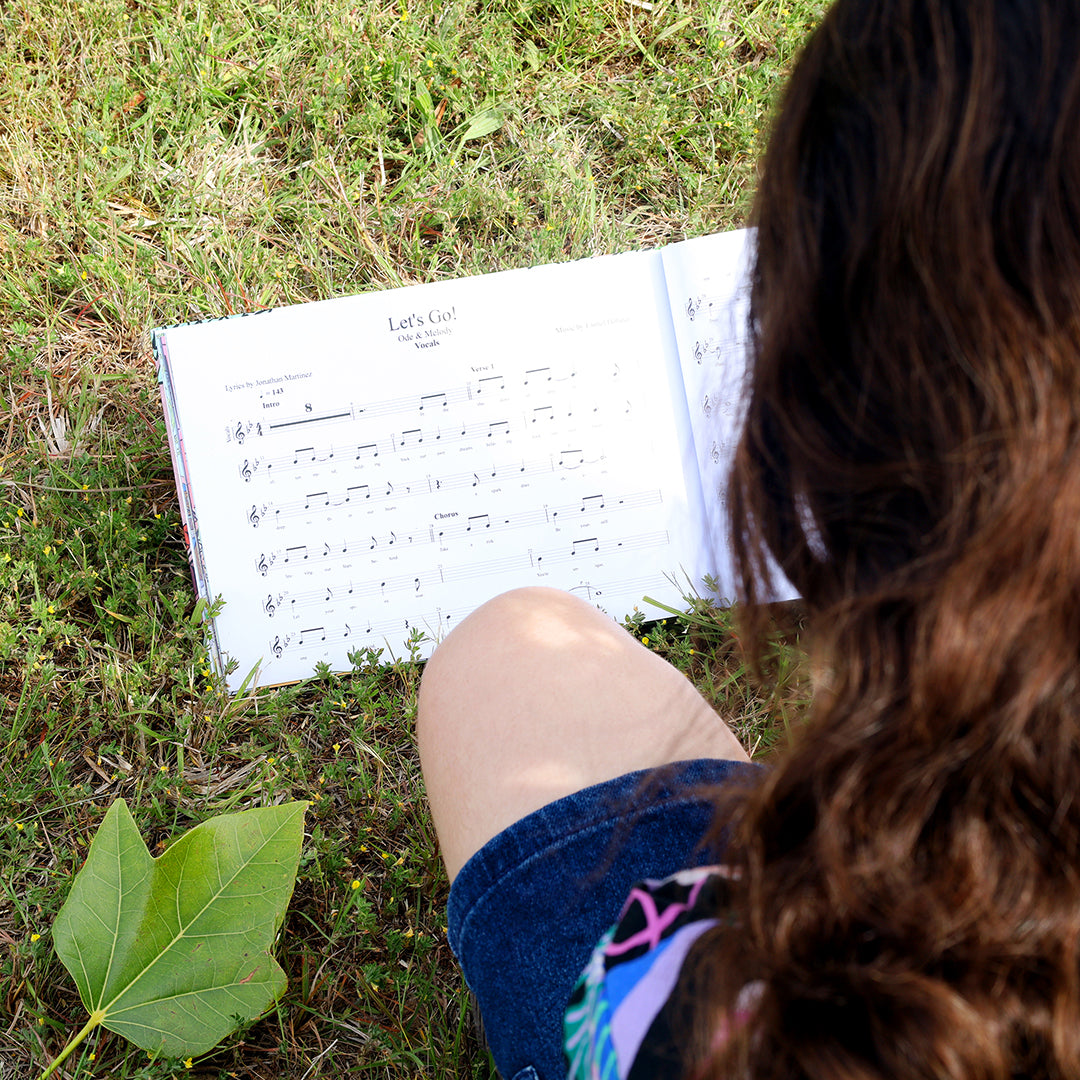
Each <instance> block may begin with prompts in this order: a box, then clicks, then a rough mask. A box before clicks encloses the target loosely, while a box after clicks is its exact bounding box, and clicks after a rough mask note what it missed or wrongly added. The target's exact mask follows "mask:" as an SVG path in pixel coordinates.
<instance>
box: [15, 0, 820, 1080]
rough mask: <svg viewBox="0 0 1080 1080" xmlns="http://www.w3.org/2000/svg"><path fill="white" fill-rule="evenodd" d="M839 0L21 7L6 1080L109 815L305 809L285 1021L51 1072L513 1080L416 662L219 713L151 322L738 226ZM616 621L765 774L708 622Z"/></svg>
mask: <svg viewBox="0 0 1080 1080" xmlns="http://www.w3.org/2000/svg"><path fill="white" fill-rule="evenodd" d="M821 6H822V4H821V3H819V2H818V0H729V2H728V3H725V4H717V5H704V4H700V3H693V2H690V0H394V2H390V0H385V2H378V0H348V2H345V0H292V2H290V3H283V2H280V0H229V2H228V3H226V2H224V0H199V2H198V3H194V2H192V0H171V2H170V3H168V4H164V3H160V2H158V0H80V2H79V3H78V4H76V3H73V2H64V0H5V2H3V3H0V1077H3V1078H4V1080H8V1078H12V1077H19V1078H23V1077H31V1076H34V1075H37V1074H38V1073H39V1072H40V1071H41V1070H42V1069H44V1068H45V1066H46V1065H47V1064H48V1063H49V1062H50V1061H51V1060H52V1058H53V1057H54V1056H55V1055H56V1054H57V1052H58V1051H59V1050H60V1048H61V1047H62V1045H63V1044H64V1042H65V1041H66V1038H67V1036H68V1034H70V1032H71V1031H72V1030H74V1029H75V1028H77V1027H78V1026H81V1023H82V1019H81V1017H82V1016H83V1012H82V1007H81V1004H80V1003H79V1001H78V999H77V996H76V991H75V987H74V985H73V984H72V982H71V980H70V979H69V978H68V977H67V975H66V973H65V972H64V970H63V969H62V967H61V966H60V964H59V962H58V961H57V960H56V958H55V956H54V955H53V952H52V948H51V943H50V937H49V927H50V925H51V923H52V919H53V917H54V916H55V914H56V911H57V910H58V908H59V906H60V903H61V902H62V900H63V898H64V896H65V895H66V892H67V889H68V886H69V885H70V882H71V880H72V876H73V874H74V873H75V872H76V870H77V869H78V868H79V866H80V865H81V863H82V860H83V858H84V856H85V852H86V849H87V845H88V842H89V839H90V837H91V836H92V835H93V833H94V831H95V829H96V827H97V825H98V823H99V822H100V820H101V818H102V816H103V815H104V812H105V810H106V808H107V807H108V805H109V804H110V803H111V802H112V800H114V799H115V798H117V797H119V796H123V797H124V798H126V799H127V800H128V803H129V805H130V806H131V808H132V810H133V813H134V814H135V818H136V821H137V823H138V825H139V827H140V830H141V831H142V834H143V836H144V838H145V839H146V841H147V842H148V844H149V845H150V847H151V850H152V851H154V852H155V853H157V852H160V851H161V850H163V849H164V847H165V845H166V844H168V843H169V842H170V840H171V839H172V838H174V837H176V836H177V835H179V834H180V833H181V832H183V831H184V830H186V829H187V828H189V827H191V826H192V825H194V824H197V823H198V822H199V821H201V820H204V819H205V818H206V817H207V816H209V815H211V814H216V813H220V812H223V811H227V810H236V809H243V808H246V807H249V806H254V805H264V804H267V803H273V802H278V801H284V800H287V799H310V800H311V801H312V808H311V810H310V811H309V815H308V823H309V832H308V835H307V837H306V840H305V845H304V851H303V856H302V859H301V865H300V874H299V880H298V884H297V888H296V892H295V895H294V899H293V902H292V905H291V907H290V911H289V915H288V917H287V921H286V924H285V927H284V930H283V933H282V936H281V941H280V945H279V948H278V955H279V959H280V962H281V963H282V965H283V967H284V968H285V969H286V971H287V973H288V975H289V978H290V988H289V991H288V993H287V995H286V997H284V998H283V999H282V1000H281V1002H280V1003H279V1004H278V1006H277V1007H276V1009H275V1010H274V1011H272V1012H271V1013H270V1015H268V1016H267V1017H264V1018H263V1019H262V1020H260V1021H258V1022H257V1023H255V1024H254V1025H252V1026H251V1027H250V1028H249V1029H248V1030H245V1031H242V1032H239V1033H237V1034H236V1035H235V1036H233V1037H232V1038H231V1039H229V1040H227V1041H226V1043H225V1044H224V1045H223V1046H222V1047H221V1048H220V1049H218V1050H216V1051H214V1052H213V1053H211V1054H209V1055H207V1056H206V1057H205V1058H204V1059H203V1060H198V1061H188V1062H182V1061H181V1062H177V1061H163V1060H149V1059H147V1057H146V1055H145V1054H142V1053H141V1052H137V1051H134V1050H133V1049H132V1048H131V1047H130V1046H129V1045H128V1044H126V1043H125V1042H124V1041H123V1040H121V1039H119V1038H117V1037H115V1036H112V1035H110V1034H109V1033H108V1032H98V1033H97V1034H96V1035H95V1036H94V1038H93V1039H92V1040H90V1041H89V1042H88V1043H87V1044H86V1046H85V1047H84V1048H83V1049H82V1050H81V1052H80V1053H79V1054H77V1055H75V1056H74V1057H73V1058H72V1059H70V1060H69V1062H67V1063H66V1064H65V1065H64V1066H63V1068H62V1070H61V1074H62V1075H64V1076H67V1077H84V1076H85V1077H90V1076H112V1077H118V1078H126V1080H135V1078H145V1080H162V1078H164V1077H174V1076H184V1077H193V1078H195V1077H197V1078H203V1080H209V1078H220V1077H238V1078H243V1080H270V1078H274V1080H278V1078H288V1080H310V1078H315V1077H320V1076H321V1077H343V1076H350V1077H353V1076H371V1077H386V1078H403V1077H415V1076H429V1077H454V1078H457V1077H475V1078H488V1077H492V1076H494V1073H493V1070H492V1069H491V1067H490V1065H489V1062H488V1058H487V1055H486V1053H485V1051H484V1050H483V1048H482V1046H480V1045H479V1044H478V1042H477V1040H476V1037H475V1036H474V1034H473V1031H472V1028H471V1025H470V1022H469V1016H468V1005H467V1000H466V997H465V995H464V994H463V989H462V984H461V980H460V976H459V974H458V972H457V968H456V966H455V964H454V962H453V958H452V956H451V954H450V950H449V947H448V945H447V942H446V934H445V917H444V904H445V898H446V879H445V875H444V873H443V871H442V868H441V866H440V863H439V859H438V855H437V850H436V844H435V838H434V835H433V832H432V828H431V824H430V821H429V819H428V817H427V815H426V812H425V809H424V804H423V793H422V788H421V783H420V777H419V768H418V763H417V758H416V753H415V749H414V745H413V739H412V723H413V719H414V715H415V701H416V687H417V682H418V677H419V665H418V664H417V662H416V660H415V657H414V656H410V655H404V656H401V657H389V656H386V655H379V654H378V653H375V652H370V651H368V652H364V653H360V654H357V655H355V656H354V658H353V670H352V672H350V673H348V674H344V675H332V674H330V673H328V672H326V671H319V672H313V673H312V677H311V679H309V680H308V681H306V682H305V683H303V684H301V685H297V686H292V687H287V688H284V689H278V690H268V691H260V692H257V693H252V694H244V695H241V696H240V697H238V698H230V697H227V696H226V695H225V694H224V693H223V690H222V687H221V684H220V683H219V681H218V680H217V678H216V677H215V675H214V674H213V672H212V671H211V670H210V668H209V666H208V662H207V659H206V656H205V654H204V652H203V647H202V633H201V620H202V617H203V615H204V614H205V612H204V611H203V610H202V608H201V606H200V605H199V604H197V603H196V602H195V598H194V596H193V594H192V589H191V583H190V576H189V573H188V569H187V561H186V555H185V550H184V543H183V537H182V532H181V527H180V522H179V518H178V513H177V504H176V500H175V493H174V486H173V477H172V472H171V467H170V463H169V458H168V451H167V448H166V440H165V433H164V428H163V424H162V418H161V411H160V406H159V402H158V399H157V390H156V385H155V377H154V370H153V364H152V360H151V357H150V353H149V350H148V331H149V329H150V328H151V327H153V326H156V325H162V324H169V323H175V322H181V321H186V320H192V319H199V318H204V317H207V316H216V315H223V314H228V313H231V312H237V311H247V310H253V309H256V308H260V307H266V306H274V305H279V304H285V303H295V302H301V301H306V300H314V299H321V298H324V297H329V296H334V295H340V294H344V293H350V292H358V291H362V290H366V289H374V288H384V287H388V286H395V285H400V284H405V283H412V282H420V281H431V280H436V279H439V278H443V277H452V276H459V275H464V274H474V273H480V272H487V271H493V270H498V269H504V268H508V267H515V266H525V265H530V264H534V263H539V262H550V261H557V260H564V259H576V258H583V257H586V256H591V255H596V254H601V253H605V252H612V251H619V250H627V249H632V248H641V247H651V246H655V245H658V244H661V243H668V242H671V241H675V240H678V239H681V238H683V237H686V236H690V235H695V234H700V233H704V232H711V231H715V230H717V229H721V228H725V227H730V226H734V225H736V224H739V223H740V222H741V221H742V219H743V217H744V215H745V212H746V209H747V205H748V201H749V198H750V193H751V189H752V185H753V176H754V161H755V158H756V155H757V152H758V149H759V147H760V145H761V142H762V139H763V138H764V132H765V129H766V125H767V117H768V114H769V110H770V106H771V103H772V100H773V97H774V95H775V91H776V88H777V86H778V85H779V82H780V80H781V79H782V76H783V74H784V72H785V71H786V70H787V68H788V67H789V66H790V64H791V61H792V58H793V56H794V53H795V51H796V50H797V48H798V46H799V44H800V42H801V41H802V39H803V38H804V36H805V34H806V32H807V30H808V29H809V28H810V26H811V25H812V24H813V23H814V22H815V21H816V20H817V19H818V18H819V17H820V14H821ZM631 627H632V629H634V631H635V632H636V633H638V634H639V635H640V636H641V637H642V639H643V640H644V639H646V638H647V639H648V644H649V645H650V647H652V648H655V649H657V650H658V651H660V652H661V653H662V654H663V655H665V656H667V657H668V658H670V659H672V660H673V661H674V662H675V663H676V664H678V665H679V666H680V667H681V668H682V669H683V670H685V671H686V672H687V673H688V674H689V675H690V676H691V677H692V678H694V679H695V681H696V682H697V683H698V685H700V686H701V687H702V688H703V690H704V691H705V692H706V693H707V694H708V695H710V697H712V698H713V699H714V700H715V701H716V702H717V704H718V706H719V707H720V708H721V710H722V711H723V712H724V714H725V715H727V716H729V717H732V718H733V719H734V722H735V724H736V727H737V729H738V730H739V732H740V734H741V736H742V738H743V739H744V741H745V742H746V744H747V745H748V746H749V747H751V748H752V749H757V750H760V749H761V748H763V747H765V746H767V745H769V744H770V742H771V741H772V740H773V739H774V738H775V737H776V733H777V732H778V731H780V732H782V730H783V728H784V726H785V725H786V724H787V723H788V722H789V720H790V718H791V717H792V716H794V715H795V713H796V712H797V702H798V700H799V697H800V694H801V689H800V679H799V677H798V670H797V661H796V659H795V654H793V653H791V652H789V651H787V650H780V651H778V653H777V658H776V661H775V675H776V677H777V687H778V690H777V692H776V693H775V694H774V695H773V696H772V698H771V699H770V700H768V701H767V700H765V699H763V698H761V697H760V696H758V695H757V694H756V692H755V691H753V690H752V689H751V688H750V687H749V684H748V681H747V680H746V679H745V678H744V672H743V671H742V669H741V667H740V666H739V665H740V661H739V660H738V653H737V649H736V648H735V646H734V644H733V637H732V635H731V633H730V632H729V630H728V629H727V627H726V623H725V617H724V616H722V615H720V614H718V613H716V612H714V611H713V610H711V609H710V608H709V607H708V605H706V604H705V603H704V602H702V601H694V602H693V604H692V605H691V606H690V607H689V611H688V613H686V614H678V613H673V614H672V617H671V618H670V619H669V620H668V621H667V622H666V623H659V624H656V625H654V626H646V625H644V624H643V623H641V620H640V616H638V617H637V618H636V619H635V620H632V621H631Z"/></svg>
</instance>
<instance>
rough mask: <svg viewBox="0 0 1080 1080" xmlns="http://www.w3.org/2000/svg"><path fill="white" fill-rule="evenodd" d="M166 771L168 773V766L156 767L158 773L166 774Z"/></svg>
mask: <svg viewBox="0 0 1080 1080" xmlns="http://www.w3.org/2000/svg"><path fill="white" fill-rule="evenodd" d="M168 771H169V766H168V765H159V766H158V772H162V773H166V772H168Z"/></svg>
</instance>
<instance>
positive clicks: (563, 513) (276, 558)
mask: <svg viewBox="0 0 1080 1080" xmlns="http://www.w3.org/2000/svg"><path fill="white" fill-rule="evenodd" d="M661 502H662V494H661V492H660V491H659V490H654V491H638V492H630V493H626V494H620V495H614V496H610V497H608V496H604V495H588V496H585V497H584V498H582V499H580V500H576V501H574V502H569V503H564V504H562V505H559V506H544V507H540V508H538V509H535V510H520V511H517V512H516V513H514V514H512V515H510V516H507V515H500V514H490V513H487V514H474V515H468V516H466V517H465V518H452V519H449V520H441V521H438V522H436V523H435V524H432V525H425V526H424V527H422V528H420V529H417V530H413V531H410V532H408V533H400V534H399V533H396V532H394V531H390V532H389V533H383V534H381V535H378V536H375V535H372V536H368V537H364V538H354V539H349V540H340V541H337V542H335V543H330V542H328V541H327V542H324V543H323V545H322V548H321V550H316V551H312V550H310V549H309V548H308V546H307V545H306V544H301V545H294V546H292V547H286V548H283V549H278V550H277V551H270V552H261V553H260V555H259V558H258V561H257V567H258V569H259V573H260V574H261V576H263V577H266V576H267V575H268V574H270V572H271V571H274V572H275V573H276V574H283V573H286V572H288V570H289V569H290V568H293V569H296V568H298V567H300V566H301V565H308V566H321V565H325V564H327V563H337V562H342V561H345V560H348V559H354V558H357V557H358V556H360V555H362V554H364V553H365V552H371V551H375V550H378V549H380V548H391V547H393V546H394V545H395V544H397V545H398V546H399V547H412V546H413V545H420V544H435V545H439V546H442V547H445V546H447V545H450V544H452V543H457V542H459V541H461V540H463V539H467V538H468V537H469V536H470V534H475V535H477V536H479V535H480V534H481V533H483V534H484V535H485V536H491V535H493V534H495V535H497V534H499V533H501V532H504V531H506V530H512V529H535V528H536V527H537V526H538V525H542V524H549V525H550V524H558V525H563V526H566V525H567V524H568V523H569V525H573V524H574V523H575V521H576V520H577V519H580V518H581V517H582V516H583V515H588V520H591V515H593V514H597V513H600V512H601V511H603V512H606V513H607V514H618V513H620V512H625V511H631V510H641V509H645V508H647V507H655V506H659V505H660V504H661ZM275 567H276V570H275Z"/></svg>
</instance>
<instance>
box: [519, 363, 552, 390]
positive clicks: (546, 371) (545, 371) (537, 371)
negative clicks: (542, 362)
mask: <svg viewBox="0 0 1080 1080" xmlns="http://www.w3.org/2000/svg"><path fill="white" fill-rule="evenodd" d="M534 375H536V376H544V375H546V376H547V378H541V379H540V381H541V382H551V368H550V367H540V368H531V369H530V370H528V371H526V372H525V382H524V385H525V386H528V385H529V380H530V379H531V378H532V377H533V376H534Z"/></svg>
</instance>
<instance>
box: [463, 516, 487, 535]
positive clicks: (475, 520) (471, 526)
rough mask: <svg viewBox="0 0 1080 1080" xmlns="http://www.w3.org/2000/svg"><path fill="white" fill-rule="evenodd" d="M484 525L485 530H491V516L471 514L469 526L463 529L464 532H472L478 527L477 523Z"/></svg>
mask: <svg viewBox="0 0 1080 1080" xmlns="http://www.w3.org/2000/svg"><path fill="white" fill-rule="evenodd" d="M480 522H483V523H484V528H485V529H490V528H491V516H490V515H489V514H473V515H472V516H471V517H470V518H469V524H468V525H467V526H466V527H465V531H466V532H472V531H473V529H474V528H475V527H478V526H479V523H480Z"/></svg>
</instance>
